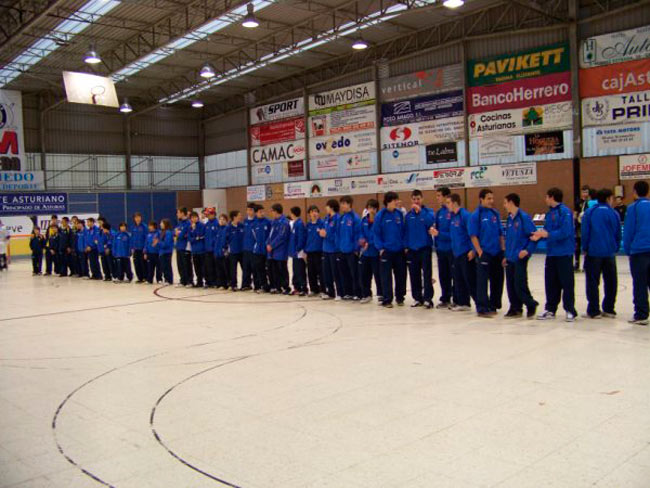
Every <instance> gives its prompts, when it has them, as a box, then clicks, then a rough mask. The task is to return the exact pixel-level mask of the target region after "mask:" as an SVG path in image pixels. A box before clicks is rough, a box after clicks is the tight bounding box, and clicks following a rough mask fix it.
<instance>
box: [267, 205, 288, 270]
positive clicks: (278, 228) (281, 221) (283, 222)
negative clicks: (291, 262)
mask: <svg viewBox="0 0 650 488" xmlns="http://www.w3.org/2000/svg"><path fill="white" fill-rule="evenodd" d="M290 234H291V227H290V225H289V220H288V219H287V218H286V217H285V216H284V215H282V216H280V217H279V218H277V219H275V220H273V223H272V224H271V232H270V233H269V237H268V239H267V241H266V244H267V245H269V246H271V253H270V255H269V257H270V258H271V259H273V260H275V261H286V260H287V258H288V257H289V237H290Z"/></svg>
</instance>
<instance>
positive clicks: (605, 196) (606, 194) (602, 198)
mask: <svg viewBox="0 0 650 488" xmlns="http://www.w3.org/2000/svg"><path fill="white" fill-rule="evenodd" d="M596 200H598V203H600V204H603V203H607V204H608V205H611V204H612V203H614V192H613V191H612V190H610V189H609V188H601V189H600V190H598V191H597V192H596Z"/></svg>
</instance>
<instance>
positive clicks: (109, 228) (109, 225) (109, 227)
mask: <svg viewBox="0 0 650 488" xmlns="http://www.w3.org/2000/svg"><path fill="white" fill-rule="evenodd" d="M88 220H90V219H88ZM102 229H104V230H111V224H109V223H108V222H104V224H103V225H102Z"/></svg>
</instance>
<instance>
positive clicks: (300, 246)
mask: <svg viewBox="0 0 650 488" xmlns="http://www.w3.org/2000/svg"><path fill="white" fill-rule="evenodd" d="M306 242H307V229H306V228H305V224H304V222H303V221H302V219H296V220H294V221H293V225H292V226H291V237H290V238H289V256H290V257H292V258H297V257H298V253H300V251H304V250H305V243H306Z"/></svg>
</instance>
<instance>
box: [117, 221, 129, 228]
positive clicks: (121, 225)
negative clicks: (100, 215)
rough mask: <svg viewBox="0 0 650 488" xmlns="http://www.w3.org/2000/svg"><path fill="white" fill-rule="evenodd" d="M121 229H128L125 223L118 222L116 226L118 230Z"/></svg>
mask: <svg viewBox="0 0 650 488" xmlns="http://www.w3.org/2000/svg"><path fill="white" fill-rule="evenodd" d="M122 227H128V225H127V224H126V222H120V225H118V226H117V228H118V229H121V228H122Z"/></svg>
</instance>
